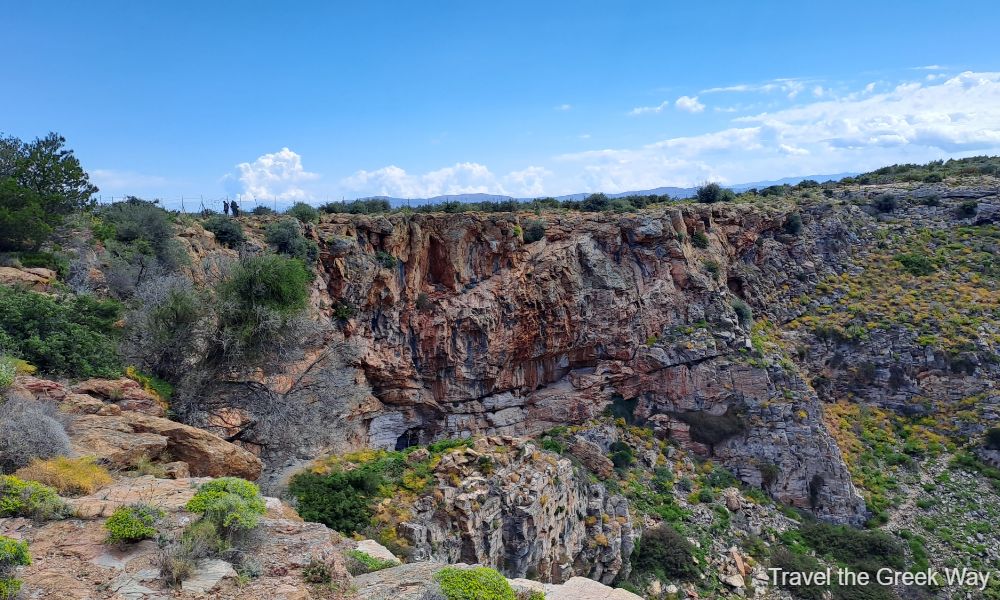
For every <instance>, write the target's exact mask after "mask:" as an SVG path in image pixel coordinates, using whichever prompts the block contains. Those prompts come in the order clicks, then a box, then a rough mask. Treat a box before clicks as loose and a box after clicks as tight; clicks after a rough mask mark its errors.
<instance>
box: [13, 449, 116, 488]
mask: <svg viewBox="0 0 1000 600" xmlns="http://www.w3.org/2000/svg"><path fill="white" fill-rule="evenodd" d="M16 475H17V476H18V477H20V478H21V479H26V480H30V481H37V482H39V483H43V484H45V485H47V486H50V487H52V488H54V489H55V490H56V491H58V492H59V494H60V495H63V496H83V495H86V494H92V493H94V492H96V491H97V490H99V489H101V488H102V487H104V486H106V485H108V484H109V483H111V475H110V474H109V473H108V470H107V469H105V468H104V467H102V466H101V465H99V464H97V462H96V461H95V460H94V458H93V457H89V456H85V457H81V458H69V457H66V456H57V457H54V458H50V459H47V460H40V459H35V460H33V461H31V464H29V465H28V466H26V467H23V468H21V469H19V470H18V471H17V473H16Z"/></svg>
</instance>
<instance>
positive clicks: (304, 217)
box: [285, 202, 319, 223]
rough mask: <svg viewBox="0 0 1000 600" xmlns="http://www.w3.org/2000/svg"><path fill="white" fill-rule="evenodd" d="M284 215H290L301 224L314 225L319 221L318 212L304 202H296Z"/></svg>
mask: <svg viewBox="0 0 1000 600" xmlns="http://www.w3.org/2000/svg"><path fill="white" fill-rule="evenodd" d="M285 214H286V215H291V216H293V217H295V218H296V219H298V220H299V221H302V222H303V223H315V222H317V221H319V211H318V210H316V208H315V207H313V206H310V205H308V204H306V203H305V202H296V203H295V204H293V205H292V206H291V207H289V208H288V210H286V211H285Z"/></svg>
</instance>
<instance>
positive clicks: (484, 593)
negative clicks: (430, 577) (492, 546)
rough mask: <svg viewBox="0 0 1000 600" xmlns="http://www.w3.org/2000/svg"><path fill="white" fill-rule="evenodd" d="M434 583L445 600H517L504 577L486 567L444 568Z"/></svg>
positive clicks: (437, 574)
mask: <svg viewBox="0 0 1000 600" xmlns="http://www.w3.org/2000/svg"><path fill="white" fill-rule="evenodd" d="M434 581H436V582H437V583H438V585H439V586H441V592H442V593H443V594H444V597H445V598H447V600H517V596H516V595H515V594H514V589H513V588H511V587H510V584H509V583H507V580H506V579H504V576H503V575H501V574H500V573H498V572H497V571H496V570H494V569H490V568H488V567H471V568H464V569H463V568H458V567H445V568H443V569H441V570H440V571H438V572H437V573H435V574H434Z"/></svg>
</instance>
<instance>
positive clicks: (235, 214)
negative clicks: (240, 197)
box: [229, 200, 240, 218]
mask: <svg viewBox="0 0 1000 600" xmlns="http://www.w3.org/2000/svg"><path fill="white" fill-rule="evenodd" d="M229 208H230V209H231V210H232V211H233V217H234V218H235V217H238V216H240V205H239V204H236V200H233V201H232V202H230V203H229Z"/></svg>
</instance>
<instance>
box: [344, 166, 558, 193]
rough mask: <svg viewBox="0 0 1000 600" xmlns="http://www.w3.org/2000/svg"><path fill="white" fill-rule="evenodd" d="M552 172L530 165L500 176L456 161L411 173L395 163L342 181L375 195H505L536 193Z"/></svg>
mask: <svg viewBox="0 0 1000 600" xmlns="http://www.w3.org/2000/svg"><path fill="white" fill-rule="evenodd" d="M549 174H550V173H549V171H547V170H546V169H544V168H542V167H534V166H533V167H528V168H526V169H523V170H520V171H512V172H510V173H508V174H507V175H504V176H497V175H496V174H494V173H493V172H492V171H490V170H489V168H487V167H486V166H485V165H482V164H479V163H474V162H464V163H456V164H455V165H453V166H450V167H444V168H442V169H437V170H434V171H428V172H426V173H417V174H412V173H408V172H406V170H404V169H402V168H400V167H397V166H395V165H389V166H387V167H382V168H381V169H376V170H374V171H366V170H361V171H358V172H356V173H355V174H354V175H351V176H350V177H347V178H345V179H343V180H342V181H341V184H342V185H343V186H344V187H345V188H347V189H349V190H352V191H354V192H357V193H363V194H366V195H373V196H394V197H399V198H431V197H434V196H443V195H450V194H502V195H513V196H534V195H538V194H541V193H542V191H543V190H544V179H545V177H546V176H547V175H549Z"/></svg>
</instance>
